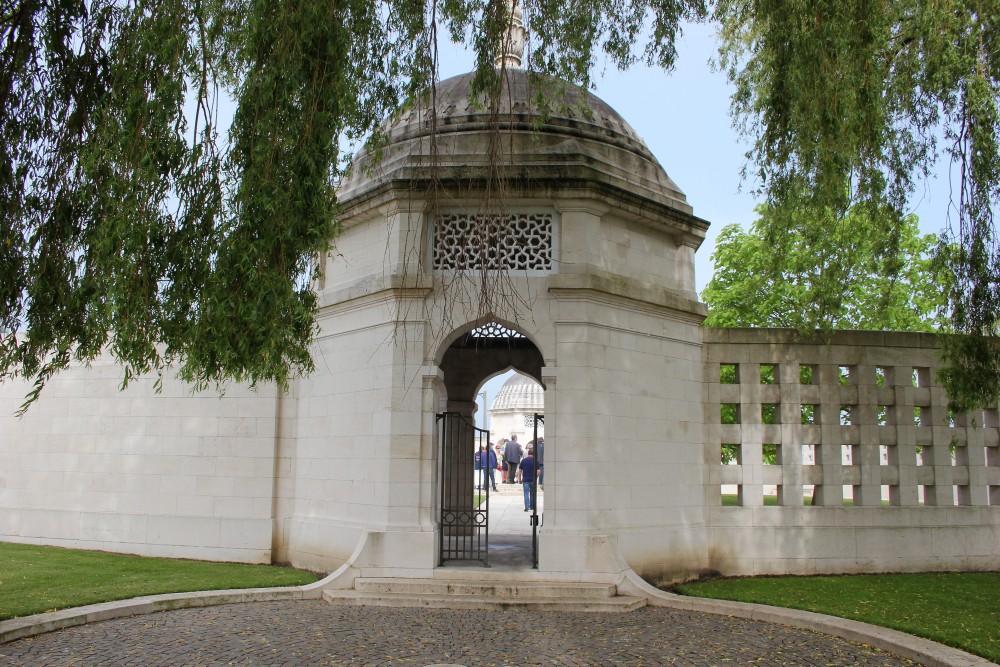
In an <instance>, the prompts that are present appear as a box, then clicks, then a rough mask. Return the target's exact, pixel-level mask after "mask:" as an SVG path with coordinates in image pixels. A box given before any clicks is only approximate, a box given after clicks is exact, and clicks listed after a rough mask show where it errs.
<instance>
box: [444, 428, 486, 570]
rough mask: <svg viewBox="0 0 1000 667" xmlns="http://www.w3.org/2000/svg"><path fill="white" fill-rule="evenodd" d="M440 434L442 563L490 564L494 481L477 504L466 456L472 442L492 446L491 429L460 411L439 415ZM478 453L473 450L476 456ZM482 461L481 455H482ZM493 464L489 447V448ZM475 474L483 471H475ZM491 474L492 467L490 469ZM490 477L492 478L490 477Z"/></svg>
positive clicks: (473, 444)
mask: <svg viewBox="0 0 1000 667" xmlns="http://www.w3.org/2000/svg"><path fill="white" fill-rule="evenodd" d="M437 423H438V434H439V437H440V439H441V474H440V476H439V483H440V487H441V525H440V538H439V542H438V565H444V564H445V562H447V561H450V560H458V561H480V562H481V563H482V564H483V566H484V567H489V566H490V564H489V511H490V489H489V487H490V485H489V483H487V484H486V487H487V488H486V498H485V500H484V501H483V502H482V503H481V504H480V505H478V506H476V505H475V494H473V493H472V484H471V483H470V480H469V478H468V474H469V472H470V466H469V465H468V460H467V459H465V457H464V456H462V450H463V448H465V452H466V454H467V453H468V449H467V448H468V447H469V445H472V446H474V447H475V450H474V451H475V452H479V450H480V448H481V447H482V446H483V445H484V444H485V446H486V447H487V448H488V447H489V446H490V432H489V431H487V430H485V429H481V428H478V427H476V425H475V424H473V423H472V422H470V421H469V420H468V419H467V418H466V417H465V416H464V415H462V414H461V413H458V412H442V413H440V414H438V415H437ZM474 456H475V454H473V460H475V458H474ZM480 461H481V459H480ZM486 465H487V466H488V465H489V449H487V450H486ZM471 472H472V474H473V478H475V476H476V475H481V474H482V471H479V472H477V471H475V470H472V471H471ZM487 474H488V471H487ZM487 479H488V478H487Z"/></svg>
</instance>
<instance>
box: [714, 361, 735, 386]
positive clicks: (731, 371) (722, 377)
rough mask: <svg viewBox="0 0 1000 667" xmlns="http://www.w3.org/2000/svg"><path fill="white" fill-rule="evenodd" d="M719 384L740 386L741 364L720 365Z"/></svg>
mask: <svg viewBox="0 0 1000 667" xmlns="http://www.w3.org/2000/svg"><path fill="white" fill-rule="evenodd" d="M719 382H720V383H721V384H739V383H740V366H739V364H719Z"/></svg>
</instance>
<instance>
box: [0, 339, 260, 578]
mask: <svg viewBox="0 0 1000 667" xmlns="http://www.w3.org/2000/svg"><path fill="white" fill-rule="evenodd" d="M121 373H122V371H121V369H120V368H119V367H118V366H116V365H114V364H113V363H112V362H111V360H110V359H101V360H98V361H97V362H95V363H94V364H93V365H91V366H89V367H73V368H70V369H68V370H66V371H63V372H62V373H60V374H59V375H58V376H56V377H55V378H54V379H52V380H51V381H50V382H49V383H48V385H47V386H46V388H45V390H44V391H43V392H42V396H41V398H40V399H39V400H38V401H37V402H36V403H35V404H34V405H32V406H31V408H30V409H29V410H28V412H27V414H26V415H25V416H24V417H22V418H17V417H15V416H14V413H15V412H16V410H17V409H18V407H19V406H20V405H21V403H22V402H23V400H24V396H25V394H26V393H27V391H28V389H29V388H30V385H29V384H28V383H22V382H13V381H8V382H5V383H3V384H0V540H3V541H11V542H28V543H41V544H53V545H58V546H67V547H76V548H85V549H88V548H89V549H99V550H104V551H121V552H127V553H137V554H143V555H154V556H178V557H184V558H200V559H209V560H224V561H239V562H253V563H267V562H270V561H271V514H272V498H273V496H274V489H273V487H274V472H275V470H274V466H275V451H274V447H275V428H276V419H275V417H276V407H277V405H276V404H277V402H278V398H277V391H276V389H275V388H274V387H261V388H259V389H257V390H251V389H249V388H247V387H243V386H232V387H230V388H229V389H228V391H227V392H226V393H225V395H224V396H222V397H220V396H219V395H218V394H217V393H215V392H214V391H211V392H206V393H204V394H192V392H191V388H190V387H189V386H188V385H186V384H183V383H181V382H179V381H176V380H173V379H171V378H165V379H164V382H163V387H162V391H161V392H159V393H157V392H156V391H155V388H154V383H155V378H150V377H143V378H139V379H137V380H135V381H133V382H132V383H130V385H129V387H128V388H127V389H126V390H120V384H121Z"/></svg>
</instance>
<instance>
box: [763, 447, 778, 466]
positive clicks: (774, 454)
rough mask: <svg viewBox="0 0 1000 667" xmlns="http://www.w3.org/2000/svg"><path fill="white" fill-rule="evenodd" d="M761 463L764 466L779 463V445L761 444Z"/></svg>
mask: <svg viewBox="0 0 1000 667" xmlns="http://www.w3.org/2000/svg"><path fill="white" fill-rule="evenodd" d="M761 463H763V464H764V465H766V466H774V465H780V464H781V445H778V444H766V445H761Z"/></svg>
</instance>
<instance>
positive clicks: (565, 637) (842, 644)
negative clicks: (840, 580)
mask: <svg viewBox="0 0 1000 667" xmlns="http://www.w3.org/2000/svg"><path fill="white" fill-rule="evenodd" d="M441 664H448V665H466V666H467V667H479V666H486V665H503V666H515V665H516V666H528V665H548V666H577V665H616V666H617V665H629V666H631V665H690V666H692V667H708V666H711V665H718V666H720V667H721V666H722V665H755V666H758V667H760V666H768V667H772V666H775V665H813V666H816V667H825V666H831V667H832V666H840V665H861V666H867V665H893V666H898V665H913V664H914V663H912V662H909V661H907V660H903V659H902V658H898V657H896V656H893V655H891V654H888V653H885V652H882V651H879V650H877V649H873V648H871V647H869V646H865V645H860V644H852V643H850V642H846V641H843V640H840V639H835V638H833V637H829V636H826V635H820V634H816V633H814V632H810V631H808V630H799V629H795V628H789V627H786V626H781V625H773V624H769V623H760V622H754V621H748V620H741V619H734V618H728V617H725V616H719V615H715V614H702V613H697V612H683V611H676V610H671V609H663V608H645V609H641V610H639V611H636V612H632V613H630V614H581V613H560V612H538V611H505V612H490V611H450V610H439V609H390V608H380V607H334V606H331V605H329V604H327V603H325V602H322V601H314V600H310V601H301V602H259V603H248V604H234V605H225V606H220V607H207V608H202V609H185V610H180V611H170V612H163V613H158V614H150V615H146V616H133V617H131V618H123V619H116V620H111V621H104V622H101V623H93V624H90V625H84V626H80V627H76V628H70V629H67V630H61V631H59V632H54V633H50V634H47V635H41V636H38V637H36V638H34V639H24V640H19V641H15V642H11V643H9V644H0V665H19V666H20V665H53V666H60V665H88V666H89V665H94V666H101V665H114V666H115V667H118V666H120V665H359V666H368V665H372V666H375V665H380V666H381V665H399V666H404V665H405V666H416V667H421V666H424V665H441Z"/></svg>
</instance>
